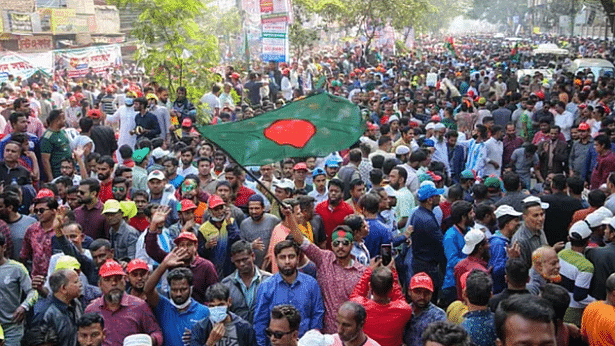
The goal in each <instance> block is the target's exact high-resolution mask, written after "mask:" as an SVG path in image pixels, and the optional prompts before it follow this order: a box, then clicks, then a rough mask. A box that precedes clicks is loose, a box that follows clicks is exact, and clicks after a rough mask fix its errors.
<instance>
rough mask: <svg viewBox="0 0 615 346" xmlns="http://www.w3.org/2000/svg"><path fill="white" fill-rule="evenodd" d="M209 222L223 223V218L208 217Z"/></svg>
mask: <svg viewBox="0 0 615 346" xmlns="http://www.w3.org/2000/svg"><path fill="white" fill-rule="evenodd" d="M209 220H211V221H213V222H222V221H224V217H214V216H212V217H210V218H209Z"/></svg>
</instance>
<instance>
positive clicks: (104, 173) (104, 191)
mask: <svg viewBox="0 0 615 346" xmlns="http://www.w3.org/2000/svg"><path fill="white" fill-rule="evenodd" d="M113 167H115V161H113V158H112V157H111V156H108V155H107V156H101V157H100V158H99V159H98V161H96V172H97V177H98V181H99V182H100V192H99V193H98V199H99V200H100V201H101V202H102V203H105V202H106V201H107V200H108V199H111V198H113Z"/></svg>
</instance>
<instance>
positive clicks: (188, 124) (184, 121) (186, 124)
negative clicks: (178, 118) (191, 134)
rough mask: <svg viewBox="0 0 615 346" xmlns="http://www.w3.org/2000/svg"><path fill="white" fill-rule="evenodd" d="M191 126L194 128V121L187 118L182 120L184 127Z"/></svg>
mask: <svg viewBox="0 0 615 346" xmlns="http://www.w3.org/2000/svg"><path fill="white" fill-rule="evenodd" d="M191 126H192V119H190V118H186V119H184V120H182V127H191Z"/></svg>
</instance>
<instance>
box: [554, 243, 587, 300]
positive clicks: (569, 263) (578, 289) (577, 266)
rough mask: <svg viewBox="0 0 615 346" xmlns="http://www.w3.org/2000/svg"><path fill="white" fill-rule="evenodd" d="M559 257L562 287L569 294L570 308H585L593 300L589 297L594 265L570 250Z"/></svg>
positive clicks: (561, 252)
mask: <svg viewBox="0 0 615 346" xmlns="http://www.w3.org/2000/svg"><path fill="white" fill-rule="evenodd" d="M557 256H558V257H559V264H560V267H561V268H560V271H559V272H560V274H561V276H562V286H564V288H566V289H567V290H568V293H569V294H570V307H571V308H581V309H582V308H585V307H586V306H587V305H588V304H589V303H591V302H593V301H595V299H594V298H593V297H592V296H590V295H589V286H590V284H591V281H592V277H593V276H594V265H593V264H592V263H591V262H590V261H589V260H588V259H587V258H585V256H583V255H582V254H580V253H578V252H576V251H572V250H570V249H566V250H562V251H560V252H559V254H558V255H557Z"/></svg>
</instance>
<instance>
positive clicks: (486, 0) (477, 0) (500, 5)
mask: <svg viewBox="0 0 615 346" xmlns="http://www.w3.org/2000/svg"><path fill="white" fill-rule="evenodd" d="M526 11H527V0H473V1H472V5H471V8H470V9H469V10H468V12H467V13H466V15H467V16H468V17H469V18H471V19H484V20H486V21H488V22H491V23H495V24H504V23H507V20H508V18H509V17H512V16H522V15H524V14H525V13H526Z"/></svg>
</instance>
